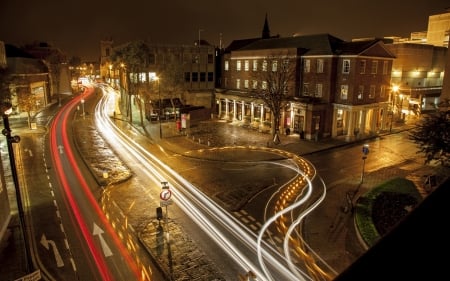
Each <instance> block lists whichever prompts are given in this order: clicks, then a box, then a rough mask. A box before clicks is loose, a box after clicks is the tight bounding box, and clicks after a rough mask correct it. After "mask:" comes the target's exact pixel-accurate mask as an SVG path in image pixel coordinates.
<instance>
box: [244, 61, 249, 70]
mask: <svg viewBox="0 0 450 281" xmlns="http://www.w3.org/2000/svg"><path fill="white" fill-rule="evenodd" d="M249 68H250V62H249V61H248V60H245V61H244V70H245V71H248V70H249Z"/></svg>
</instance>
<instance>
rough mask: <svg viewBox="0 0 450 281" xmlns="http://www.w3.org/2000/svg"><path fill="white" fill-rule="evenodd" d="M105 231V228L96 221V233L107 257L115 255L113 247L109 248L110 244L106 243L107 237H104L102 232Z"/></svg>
mask: <svg viewBox="0 0 450 281" xmlns="http://www.w3.org/2000/svg"><path fill="white" fill-rule="evenodd" d="M103 233H105V232H104V231H103V229H101V228H100V227H99V226H98V225H97V224H96V223H95V222H94V232H93V234H94V235H97V236H98V237H99V239H100V245H101V246H102V251H103V254H104V255H105V257H110V256H112V255H113V253H112V251H111V249H110V248H109V246H108V244H106V241H105V239H104V238H103V236H102V234H103Z"/></svg>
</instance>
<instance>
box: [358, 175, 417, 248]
mask: <svg viewBox="0 0 450 281" xmlns="http://www.w3.org/2000/svg"><path fill="white" fill-rule="evenodd" d="M421 201H422V197H421V196H420V194H419V192H418V191H417V188H416V186H415V185H414V183H413V182H412V181H410V180H407V179H404V178H395V179H392V180H389V181H387V182H385V183H383V184H381V185H379V186H377V187H375V188H373V189H372V190H370V191H369V192H367V193H366V194H364V195H362V196H361V197H360V198H359V199H358V201H357V203H356V208H355V222H356V227H357V228H358V231H359V233H360V235H361V237H362V239H363V240H364V241H365V243H366V244H367V245H368V246H369V247H372V246H373V245H374V244H375V243H377V242H378V240H379V239H380V238H381V237H382V236H384V235H385V234H386V233H387V232H389V231H390V230H391V229H392V228H393V227H394V226H395V225H396V224H397V223H398V222H399V221H401V220H402V219H403V218H404V217H405V216H406V215H407V214H408V213H409V212H410V211H411V210H412V209H413V208H414V207H415V206H417V204H418V203H419V202H421Z"/></svg>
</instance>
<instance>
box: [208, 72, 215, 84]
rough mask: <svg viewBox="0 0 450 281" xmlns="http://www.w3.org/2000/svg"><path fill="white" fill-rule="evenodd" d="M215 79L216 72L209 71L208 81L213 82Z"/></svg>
mask: <svg viewBox="0 0 450 281" xmlns="http://www.w3.org/2000/svg"><path fill="white" fill-rule="evenodd" d="M213 80H214V72H208V82H212V81H213Z"/></svg>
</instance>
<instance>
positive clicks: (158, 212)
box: [156, 207, 163, 220]
mask: <svg viewBox="0 0 450 281" xmlns="http://www.w3.org/2000/svg"><path fill="white" fill-rule="evenodd" d="M162 218H163V212H162V208H161V207H158V208H156V219H157V220H161V219H162Z"/></svg>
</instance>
